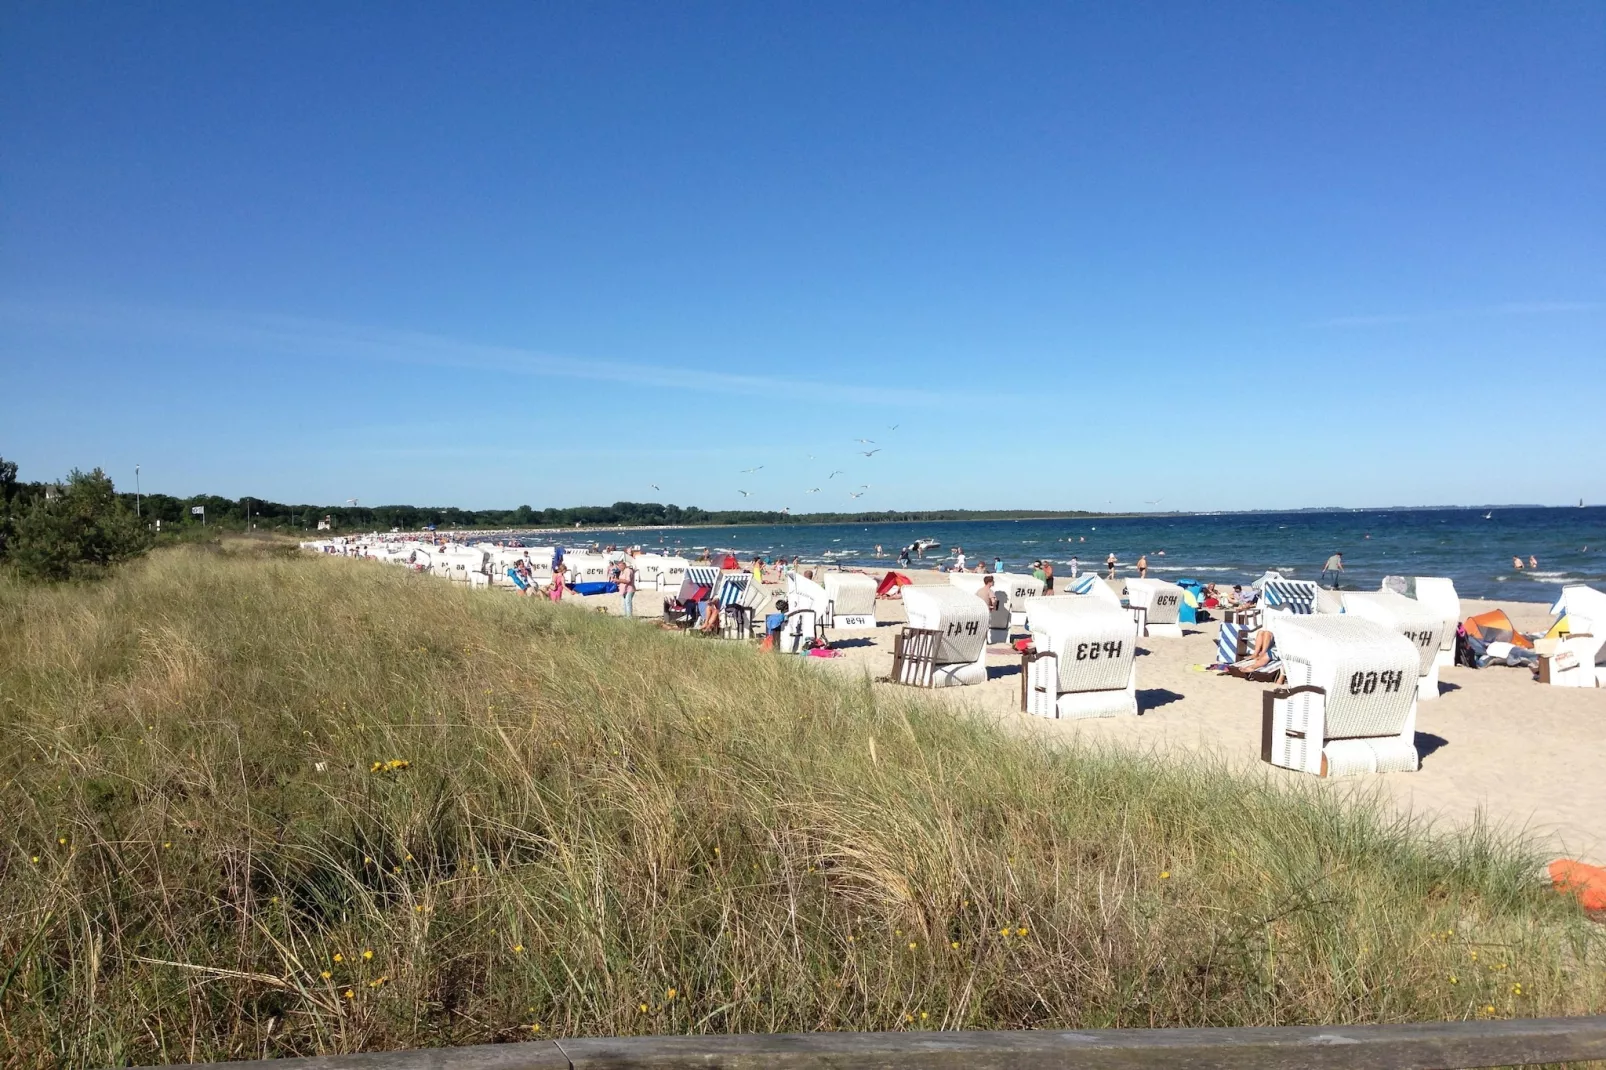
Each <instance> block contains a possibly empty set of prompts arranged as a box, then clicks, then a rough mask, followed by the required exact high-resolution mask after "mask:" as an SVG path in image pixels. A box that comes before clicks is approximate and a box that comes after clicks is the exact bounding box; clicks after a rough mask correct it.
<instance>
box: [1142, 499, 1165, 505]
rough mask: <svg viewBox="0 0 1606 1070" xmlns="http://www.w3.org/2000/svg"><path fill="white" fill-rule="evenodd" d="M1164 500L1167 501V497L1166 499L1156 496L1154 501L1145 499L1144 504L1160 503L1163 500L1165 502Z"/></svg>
mask: <svg viewBox="0 0 1606 1070" xmlns="http://www.w3.org/2000/svg"><path fill="white" fill-rule="evenodd" d="M1163 501H1165V499H1164V498H1156V499H1154V501H1152V502H1151V501H1148V500H1145V501H1144V503H1143V504H1144V505H1159V504H1160V503H1161V502H1163Z"/></svg>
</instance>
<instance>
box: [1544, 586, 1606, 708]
mask: <svg viewBox="0 0 1606 1070" xmlns="http://www.w3.org/2000/svg"><path fill="white" fill-rule="evenodd" d="M1550 612H1551V613H1552V614H1554V615H1556V616H1557V617H1566V618H1567V634H1566V635H1565V636H1562V637H1559V638H1553V639H1548V638H1547V639H1540V640H1537V641H1536V642H1535V643H1534V647H1535V648H1536V649H1537V650H1538V651H1539V654H1540V660H1539V670H1540V671H1539V679H1540V681H1541V682H1543V683H1548V684H1551V685H1553V686H1555V687H1606V593H1602V592H1600V591H1597V590H1595V589H1594V588H1593V587H1585V586H1583V585H1582V584H1575V585H1570V586H1567V587H1563V588H1562V589H1561V596H1560V597H1558V598H1557V599H1556V603H1555V605H1553V606H1551V607H1550Z"/></svg>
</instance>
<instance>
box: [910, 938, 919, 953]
mask: <svg viewBox="0 0 1606 1070" xmlns="http://www.w3.org/2000/svg"><path fill="white" fill-rule="evenodd" d="M919 946H920V945H919V944H917V943H915V942H914V941H913V940H910V941H909V950H910V951H913V950H915V949H916V948H918V947H919Z"/></svg>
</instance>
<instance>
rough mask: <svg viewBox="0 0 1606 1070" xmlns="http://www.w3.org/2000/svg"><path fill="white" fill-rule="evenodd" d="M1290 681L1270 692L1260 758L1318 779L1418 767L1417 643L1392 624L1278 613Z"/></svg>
mask: <svg viewBox="0 0 1606 1070" xmlns="http://www.w3.org/2000/svg"><path fill="white" fill-rule="evenodd" d="M1266 627H1268V628H1274V629H1275V633H1276V642H1277V647H1278V651H1279V653H1280V656H1281V658H1282V665H1283V672H1284V673H1285V674H1286V679H1287V685H1286V686H1284V687H1281V688H1278V689H1276V690H1274V691H1268V692H1266V693H1265V699H1264V705H1263V707H1262V710H1261V732H1260V756H1261V758H1262V759H1263V760H1265V761H1267V762H1270V763H1271V764H1272V765H1280V766H1282V767H1283V768H1285V769H1298V770H1301V771H1303V772H1306V773H1314V774H1316V775H1318V776H1347V775H1350V774H1354V773H1390V772H1400V771H1412V770H1415V769H1416V768H1417V752H1416V677H1417V666H1418V665H1420V664H1421V655H1420V652H1419V648H1418V647H1417V646H1416V645H1415V644H1413V643H1412V642H1411V641H1410V640H1408V639H1406V638H1405V637H1404V636H1403V635H1401V634H1400V633H1399V632H1397V631H1394V630H1393V629H1392V628H1387V627H1384V626H1383V625H1381V624H1378V623H1376V622H1374V621H1369V620H1362V619H1361V618H1359V617H1353V616H1349V615H1340V614H1313V615H1295V614H1292V613H1284V614H1278V615H1276V616H1275V617H1274V618H1269V619H1268V620H1267V621H1266Z"/></svg>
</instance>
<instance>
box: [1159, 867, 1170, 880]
mask: <svg viewBox="0 0 1606 1070" xmlns="http://www.w3.org/2000/svg"><path fill="white" fill-rule="evenodd" d="M1160 879H1161V880H1163V881H1168V880H1170V879H1171V871H1170V870H1169V869H1162V870H1161V871H1160Z"/></svg>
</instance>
